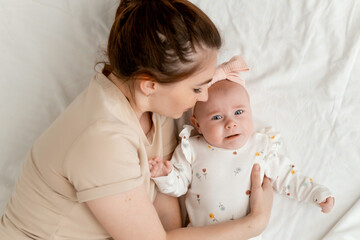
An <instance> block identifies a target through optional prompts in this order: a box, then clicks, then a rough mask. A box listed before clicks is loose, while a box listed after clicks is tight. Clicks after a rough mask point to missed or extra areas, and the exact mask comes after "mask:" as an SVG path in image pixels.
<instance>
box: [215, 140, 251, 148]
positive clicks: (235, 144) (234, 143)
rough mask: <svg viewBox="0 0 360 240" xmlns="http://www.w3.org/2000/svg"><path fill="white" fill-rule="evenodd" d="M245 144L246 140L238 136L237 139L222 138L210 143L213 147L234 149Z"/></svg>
mask: <svg viewBox="0 0 360 240" xmlns="http://www.w3.org/2000/svg"><path fill="white" fill-rule="evenodd" d="M245 144H246V140H245V139H243V138H239V139H233V140H231V141H230V140H229V139H224V141H223V142H221V143H218V144H211V145H213V146H214V147H218V148H223V149H228V150H235V149H239V148H242V147H243V146H244V145H245Z"/></svg>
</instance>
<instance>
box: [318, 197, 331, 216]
mask: <svg viewBox="0 0 360 240" xmlns="http://www.w3.org/2000/svg"><path fill="white" fill-rule="evenodd" d="M334 203H335V198H333V197H328V198H327V199H325V201H323V202H322V203H320V204H319V205H320V207H321V211H322V212H323V213H329V212H330V211H331V209H332V208H333V207H334Z"/></svg>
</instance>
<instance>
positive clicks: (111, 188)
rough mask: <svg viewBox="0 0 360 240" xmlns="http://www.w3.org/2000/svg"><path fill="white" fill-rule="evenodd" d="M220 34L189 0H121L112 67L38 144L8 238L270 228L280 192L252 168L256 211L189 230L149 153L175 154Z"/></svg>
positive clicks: (235, 232)
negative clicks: (178, 132) (155, 177)
mask: <svg viewBox="0 0 360 240" xmlns="http://www.w3.org/2000/svg"><path fill="white" fill-rule="evenodd" d="M220 46H221V39H220V36H219V33H218V31H217V29H216V27H215V26H214V24H213V23H212V22H211V21H210V19H209V18H208V17H207V16H206V15H205V14H204V13H203V12H202V11H201V10H200V9H198V8H197V7H196V6H194V5H193V4H191V3H190V2H187V1H185V0H174V1H165V0H157V1H150V0H149V1H122V2H121V3H120V6H119V8H118V10H117V12H116V18H115V22H114V24H113V26H112V29H111V32H110V36H109V41H108V49H107V53H108V57H109V63H108V64H106V65H105V67H104V70H103V72H102V73H98V74H97V75H96V76H95V77H94V78H93V80H92V81H91V83H90V85H89V87H88V88H87V89H86V90H85V91H84V92H83V93H81V94H80V95H79V96H78V97H77V98H76V99H75V100H74V102H73V103H72V104H71V105H70V106H69V107H68V108H67V109H66V111H65V112H64V113H63V114H61V115H60V116H59V118H58V119H57V120H56V121H55V122H54V123H53V124H52V125H51V126H50V127H49V128H48V129H47V130H46V131H45V132H44V133H43V134H42V135H41V136H40V137H39V139H38V140H37V141H36V142H35V143H34V145H33V147H32V149H31V151H30V153H29V155H28V157H27V159H26V161H25V162H24V165H23V169H22V172H21V174H20V176H19V179H18V182H17V184H16V187H15V190H14V193H13V195H12V198H11V200H10V201H9V203H8V205H7V207H6V210H5V212H4V215H3V217H2V219H1V223H0V238H1V239H109V238H113V239H142V240H143V239H156V240H158V239H247V238H250V237H253V236H256V235H258V234H259V233H261V232H262V231H263V230H264V228H265V226H266V225H267V222H268V219H269V216H270V211H271V206H272V190H271V186H270V184H269V180H268V179H266V180H264V184H263V186H261V185H260V178H259V169H258V168H257V169H254V170H253V173H252V195H251V199H250V201H251V212H250V214H249V215H248V216H246V217H244V218H242V219H238V220H234V221H231V222H227V223H222V224H218V225H214V226H208V227H202V228H180V225H181V224H180V213H179V212H180V211H179V206H178V203H177V199H176V198H170V197H168V196H165V195H162V194H160V193H158V194H157V193H156V189H155V187H154V183H153V182H152V181H150V176H149V170H148V164H147V159H148V158H150V157H154V156H161V157H163V158H164V159H169V158H170V156H171V153H172V151H173V150H174V148H175V146H176V136H175V134H174V123H173V120H172V118H179V117H180V116H181V115H182V113H183V112H185V111H186V110H188V109H190V108H192V107H193V106H194V104H195V102H196V101H206V100H207V83H208V82H209V81H210V80H211V78H212V75H213V73H214V71H215V65H216V59H217V52H218V49H219V48H220Z"/></svg>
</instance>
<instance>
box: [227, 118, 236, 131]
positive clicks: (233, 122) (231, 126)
mask: <svg viewBox="0 0 360 240" xmlns="http://www.w3.org/2000/svg"><path fill="white" fill-rule="evenodd" d="M235 127H237V124H236V122H235V121H234V120H232V119H231V120H229V121H227V123H226V125H225V128H226V129H231V128H235Z"/></svg>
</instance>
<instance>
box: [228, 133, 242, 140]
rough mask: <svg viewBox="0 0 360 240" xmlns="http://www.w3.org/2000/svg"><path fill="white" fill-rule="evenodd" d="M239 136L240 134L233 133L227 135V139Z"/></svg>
mask: <svg viewBox="0 0 360 240" xmlns="http://www.w3.org/2000/svg"><path fill="white" fill-rule="evenodd" d="M239 136H240V134H233V135H230V136H227V137H226V139H233V138H237V137H239Z"/></svg>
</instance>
